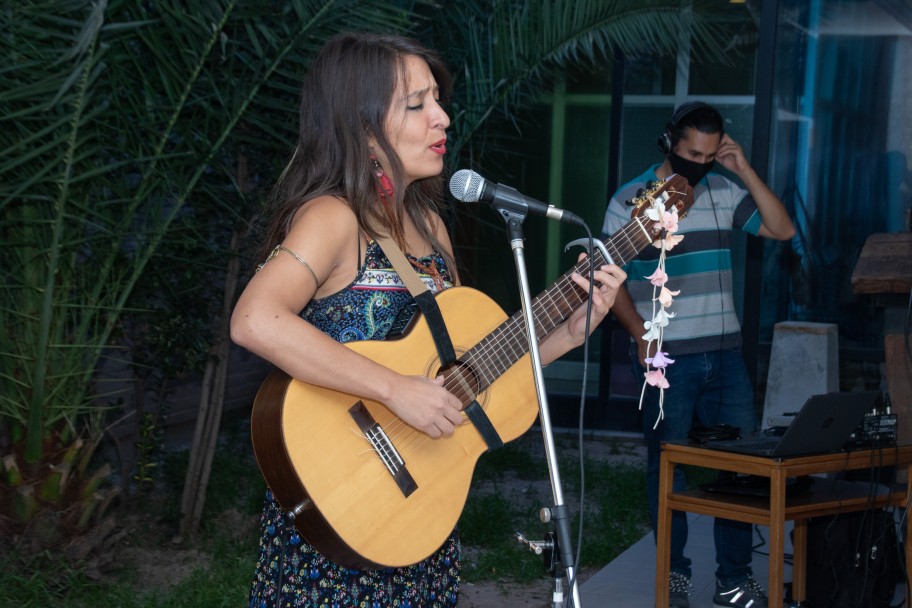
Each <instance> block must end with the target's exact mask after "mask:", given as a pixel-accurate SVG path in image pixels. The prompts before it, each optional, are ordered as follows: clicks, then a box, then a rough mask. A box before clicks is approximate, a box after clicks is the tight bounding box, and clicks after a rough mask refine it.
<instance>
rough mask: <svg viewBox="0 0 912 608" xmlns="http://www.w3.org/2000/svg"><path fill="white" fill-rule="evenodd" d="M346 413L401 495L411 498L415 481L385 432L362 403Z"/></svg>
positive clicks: (414, 488) (416, 487) (359, 402)
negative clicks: (359, 430)
mask: <svg viewBox="0 0 912 608" xmlns="http://www.w3.org/2000/svg"><path fill="white" fill-rule="evenodd" d="M348 413H349V414H350V415H351V417H352V419H353V420H354V421H355V424H357V425H358V428H359V429H361V432H362V433H363V434H364V438H365V439H367V442H368V443H369V444H370V445H371V448H373V450H374V453H375V454H376V455H377V457H378V458H379V459H380V461H381V462H382V463H383V465H384V466H385V467H386V470H387V471H389V474H390V475H391V476H392V478H393V481H395V482H396V485H397V486H398V487H399V490H400V491H401V492H402V495H403V496H405V497H406V498H408V497H409V496H411V494H412V493H413V492H414V491H415V490H417V489H418V484H417V483H415V479H414V478H413V477H412V475H411V474H410V473H409V472H408V469H407V468H406V466H405V461H404V460H403V459H402V456H401V455H400V454H399V450H397V449H396V446H394V445H393V442H392V441H390V438H389V436H388V435H387V434H386V432H385V431H384V430H383V429H382V428H381V427H380V425H379V424H377V421H376V420H374V417H373V416H372V415H371V413H370V411H369V410H368V409H367V408H366V407H364V403H363V402H361V401H358V402H357V403H355V404H354V405H353V406H351V407H350V408H349V409H348Z"/></svg>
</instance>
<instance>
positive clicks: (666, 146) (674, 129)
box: [658, 101, 722, 156]
mask: <svg viewBox="0 0 912 608" xmlns="http://www.w3.org/2000/svg"><path fill="white" fill-rule="evenodd" d="M702 108H707V109H709V110H712V111H713V112H715V113H716V114H718V113H719V111H718V110H716V109H715V108H714V107H712V106H711V105H709V104H708V103H704V102H702V101H688V102H687V103H682V104H681V105H680V106H678V109H676V110H675V111H674V113H673V114H672V115H671V118H669V119H668V122H667V123H665V132H664V133H662V135H660V136H659V141H658V144H659V151H660V152H662V154H664V155H666V156H667V155H669V154H671V152H672V150H674V147H675V143H677V142H676V139H677V137H678V123H680V122H681V121H682V120H683V119H684V117H685V116H687V115H688V114H690V113H691V112H694V111H696V110H700V109H702ZM719 123H720V124H722V116H721V114H720V115H719Z"/></svg>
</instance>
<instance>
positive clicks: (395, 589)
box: [249, 240, 459, 608]
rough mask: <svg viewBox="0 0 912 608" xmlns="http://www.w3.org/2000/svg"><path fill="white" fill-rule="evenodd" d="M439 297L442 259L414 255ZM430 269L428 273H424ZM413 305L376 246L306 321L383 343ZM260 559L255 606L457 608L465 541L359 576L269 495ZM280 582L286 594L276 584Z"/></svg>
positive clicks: (444, 275) (444, 273) (446, 279)
mask: <svg viewBox="0 0 912 608" xmlns="http://www.w3.org/2000/svg"><path fill="white" fill-rule="evenodd" d="M409 260H410V261H411V262H412V264H413V265H414V266H415V268H416V272H418V276H419V277H420V278H421V279H422V280H423V281H424V282H425V283H426V284H427V285H428V288H429V289H431V290H432V291H434V290H436V287H435V282H434V278H435V277H433V276H432V275H431V274H429V273H428V272H427V269H430V270H431V271H432V272H434V271H436V274H437V275H438V276H437V277H436V278H437V279H438V281H437V282H438V284H439V283H440V279H442V280H443V285H444V286H445V287H450V286H452V277H451V275H450V272H449V269H448V268H447V267H446V262H445V261H444V259H443V257H442V256H440V255H438V254H434V255H430V256H426V257H423V258H413V257H409ZM422 269H424V270H422ZM413 302H414V299H413V298H412V296H411V294H410V293H409V292H408V290H407V289H406V287H405V285H403V283H402V281H401V280H400V279H399V275H398V274H396V271H395V270H394V269H393V267H392V264H391V263H390V261H389V260H388V259H387V257H386V255H385V254H384V253H383V251H382V250H381V249H380V246H379V245H378V244H377V243H376V242H375V241H373V240H371V241H369V242H368V246H367V254H366V256H365V260H364V264H363V265H362V267H361V268H360V270H359V272H358V276H357V277H356V278H355V281H354V282H353V283H352V284H351V285H349V286H348V287H347V288H345V289H343V290H342V291H339V292H338V293H335V294H333V295H330V296H326V297H324V298H320V299H315V300H312V301H311V302H310V303H309V304H308V305H307V307H306V308H305V309H304V310H303V311H302V312H301V316H302V317H303V318H304V319H305V320H307V321H309V322H310V323H312V324H313V325H314V326H315V327H317V328H318V329H320V330H321V331H323V332H324V333H326V334H327V335H329V336H331V337H332V338H333V339H335V340H338V341H339V342H349V341H352V340H381V339H383V338H384V337H385V336H386V335H387V333H388V332H389V331H390V328H391V327H393V325H394V322H395V321H396V318H397V316H398V315H399V312H400V311H401V310H402V309H403V308H405V307H406V306H409V305H412V304H413ZM260 523H261V528H262V530H261V536H260V546H259V559H258V561H257V566H256V573H255V575H254V578H253V584H252V585H251V589H250V603H249V607H250V608H267V607H268V608H303V607H311V606H331V607H340V608H341V607H349V606H352V607H358V608H387V607H401V608H419V607H422V608H432V607H433V608H437V607H439V608H443V607H445V606H455V605H456V601H457V593H458V587H459V541H458V538H457V535H456V532H455V531H454V532H453V534H451V535H450V537H449V538H448V539H447V541H446V542H445V543H444V544H443V546H442V547H441V548H440V549H439V550H438V551H437V552H436V553H435V554H433V555H431V556H430V557H428V558H427V559H425V560H424V561H421V562H418V563H417V564H414V565H411V566H407V567H403V568H384V569H380V570H355V569H351V568H346V567H344V566H340V565H338V564H336V563H334V562H332V561H330V560H329V559H327V558H326V557H324V556H323V555H321V554H320V553H318V552H317V551H316V550H315V549H314V548H313V547H311V546H310V545H309V544H307V542H305V541H304V539H303V538H301V537H300V536H299V535H298V533H297V530H295V529H294V527H293V526H292V525H291V524H290V523H288V522H286V520H285V517H284V514H283V512H282V510H281V508H280V507H279V505H278V503H277V502H276V501H275V499H274V498H273V496H272V492H270V491H267V493H266V500H265V504H264V506H263V515H262V517H261V520H260ZM279 584H281V592H278V591H277V586H278V585H279Z"/></svg>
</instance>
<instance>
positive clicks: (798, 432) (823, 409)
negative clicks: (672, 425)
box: [703, 391, 882, 458]
mask: <svg viewBox="0 0 912 608" xmlns="http://www.w3.org/2000/svg"><path fill="white" fill-rule="evenodd" d="M881 399H882V397H881V393H880V391H855V392H850V393H827V394H825V395H812V396H811V397H809V398H808V400H807V401H806V402H805V403H804V405H803V406H802V407H801V409H800V410H799V411H798V413H797V414H795V418H794V419H793V420H792V423H791V424H790V425H789V426H788V428H787V429H786V430H785V433H783V434H782V436H781V437H771V436H768V435H751V436H748V437H742V438H740V439H718V440H710V441H707V442H705V443H704V444H703V447H706V448H710V449H713V450H722V451H724V452H737V453H740V454H749V455H752V456H769V457H771V458H788V457H791V456H807V455H809V454H828V453H832V452H839V451H842V449H843V448H844V447H845V445H846V443H847V442H848V441H849V439H850V437H851V435H852V432H853V431H855V429H856V428H857V427H858V425H859V424H860V423H861V421H862V418H864V415H865V414H866V413H867V412H870V411H872V410H873V409H874V408H875V407H876V406H878V405H879V404H880V401H881Z"/></svg>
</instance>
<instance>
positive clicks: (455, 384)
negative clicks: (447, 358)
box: [437, 360, 480, 406]
mask: <svg viewBox="0 0 912 608" xmlns="http://www.w3.org/2000/svg"><path fill="white" fill-rule="evenodd" d="M437 374H438V375H440V374H443V377H444V378H445V380H444V383H443V386H444V387H445V388H446V389H447V390H448V391H450V392H451V393H453V394H454V395H456V397H458V398H459V400H460V401H461V402H462V404H463V406H466V405H469V404H470V403H472V401H475V399H477V398H478V393H479V392H480V383H479V379H478V375H477V374H476V373H475V371H474V370H473V369H472V368H471V367H470V366H469V365H468V364H466V363H464V362H462V361H459V360H457V361H456V362H455V363H453V364H452V365H448V366H446V367H444V368H441V369H440V370H438V372H437Z"/></svg>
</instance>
